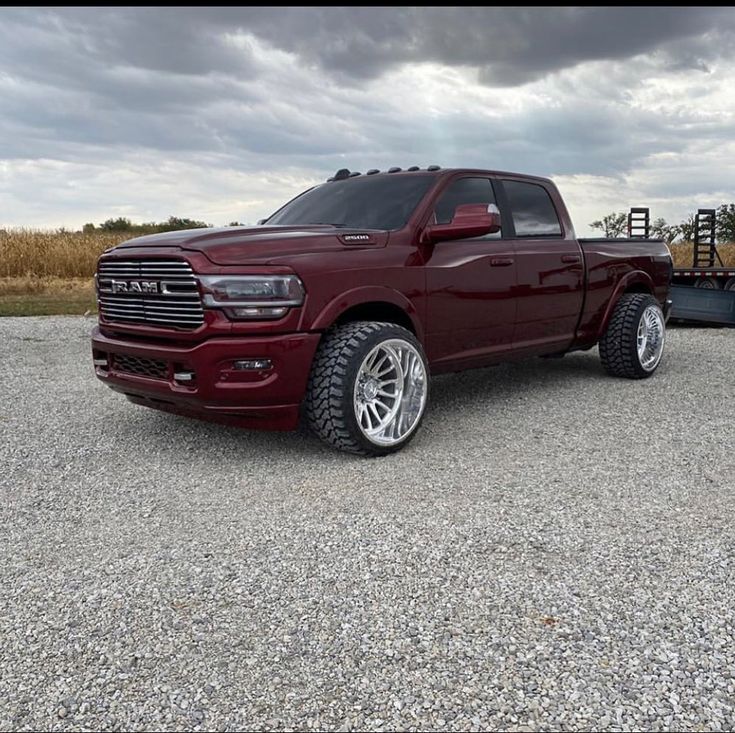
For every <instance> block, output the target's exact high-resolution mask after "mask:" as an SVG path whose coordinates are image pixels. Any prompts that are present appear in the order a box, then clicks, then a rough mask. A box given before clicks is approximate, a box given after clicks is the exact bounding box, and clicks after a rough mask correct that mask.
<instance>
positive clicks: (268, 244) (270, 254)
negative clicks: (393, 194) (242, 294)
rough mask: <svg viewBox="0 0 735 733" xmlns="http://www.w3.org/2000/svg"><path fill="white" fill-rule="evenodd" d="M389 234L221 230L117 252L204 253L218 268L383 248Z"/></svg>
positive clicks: (162, 237)
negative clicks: (168, 249) (176, 250)
mask: <svg viewBox="0 0 735 733" xmlns="http://www.w3.org/2000/svg"><path fill="white" fill-rule="evenodd" d="M387 242H388V232H386V231H381V230H377V229H351V228H342V227H335V226H331V225H326V224H310V225H304V226H256V227H221V228H218V229H185V230H183V231H178V232H164V233H162V234H149V235H147V236H145V237H137V238H136V239H130V240H128V241H127V242H122V243H121V244H119V245H117V247H115V251H120V250H126V249H132V248H136V249H141V248H148V247H150V248H154V247H155V248H156V249H157V250H160V249H161V248H165V247H176V248H179V249H183V250H190V251H195V252H202V253H203V254H204V255H205V256H206V257H207V258H208V259H210V260H211V261H212V262H213V263H214V264H216V265H241V264H269V263H271V262H276V261H277V260H279V259H281V258H283V257H293V256H295V255H305V254H314V253H318V252H339V251H341V250H348V249H368V248H369V249H372V248H375V247H384V246H385V245H386V243H387Z"/></svg>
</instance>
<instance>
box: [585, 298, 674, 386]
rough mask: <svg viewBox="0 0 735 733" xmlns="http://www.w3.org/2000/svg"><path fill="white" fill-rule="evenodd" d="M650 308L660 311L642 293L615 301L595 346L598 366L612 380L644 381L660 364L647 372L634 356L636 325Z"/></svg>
mask: <svg viewBox="0 0 735 733" xmlns="http://www.w3.org/2000/svg"><path fill="white" fill-rule="evenodd" d="M650 305H654V306H656V307H657V308H659V310H660V306H659V304H658V301H657V300H656V299H655V298H654V297H653V296H652V295H647V294H645V293H626V294H625V295H623V296H621V298H620V300H619V301H618V302H617V305H616V306H615V310H614V311H613V314H612V318H611V319H610V323H608V325H607V329H606V330H605V333H604V334H603V336H602V338H601V339H600V343H599V347H600V360H601V361H602V366H603V367H605V371H606V372H607V373H608V374H610V375H612V376H613V377H625V378H627V379H647V378H648V377H650V376H651V375H652V374H654V373H655V371H656V369H657V368H658V364H660V363H661V362H660V361H659V362H658V364H656V366H655V367H654V368H653V369H651V370H650V371H648V370H646V369H644V368H643V366H642V365H641V362H640V359H639V357H638V324H639V323H640V320H641V316H642V315H643V311H645V309H646V308H648V306H650ZM662 319H663V314H662Z"/></svg>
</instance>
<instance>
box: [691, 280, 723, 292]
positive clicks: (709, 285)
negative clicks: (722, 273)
mask: <svg viewBox="0 0 735 733" xmlns="http://www.w3.org/2000/svg"><path fill="white" fill-rule="evenodd" d="M694 287H695V288H704V289H705V290H719V289H720V282H719V280H717V278H714V277H698V278H697V279H696V280H695V281H694Z"/></svg>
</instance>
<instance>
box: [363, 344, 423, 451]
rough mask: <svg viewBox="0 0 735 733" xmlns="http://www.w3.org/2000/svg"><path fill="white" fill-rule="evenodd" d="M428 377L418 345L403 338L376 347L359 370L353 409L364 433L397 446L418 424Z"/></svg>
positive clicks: (377, 440)
mask: <svg viewBox="0 0 735 733" xmlns="http://www.w3.org/2000/svg"><path fill="white" fill-rule="evenodd" d="M427 392H428V376H427V373H426V366H425V365H424V361H423V359H422V358H421V355H420V354H419V353H418V351H417V350H416V348H415V347H414V346H413V345H412V344H410V343H409V342H408V341H404V340H403V339H390V340H388V341H383V342H382V343H380V344H378V345H377V346H375V347H374V348H373V349H372V350H371V351H370V352H368V355H367V356H366V357H365V358H364V359H363V362H362V364H361V365H360V369H359V370H358V372H357V379H356V380H355V390H354V398H353V401H354V408H355V417H356V419H357V424H358V426H359V428H360V430H361V431H362V434H363V435H364V436H365V437H366V438H367V439H368V440H370V441H371V442H373V443H375V444H377V445H385V446H390V445H395V444H396V443H399V442H400V441H402V440H403V439H404V438H406V436H408V435H409V434H410V433H411V432H412V431H413V429H414V428H415V427H416V426H417V425H418V424H419V420H420V419H421V415H422V414H423V412H424V408H425V407H426V395H427Z"/></svg>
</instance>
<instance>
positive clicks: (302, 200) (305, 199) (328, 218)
mask: <svg viewBox="0 0 735 733" xmlns="http://www.w3.org/2000/svg"><path fill="white" fill-rule="evenodd" d="M435 181H436V178H434V176H426V175H423V176H413V175H404V174H401V173H392V174H390V175H377V176H369V177H367V176H364V177H360V178H348V179H346V180H344V181H332V182H331V183H323V184H322V185H321V186H316V187H315V188H312V189H311V190H310V191H307V192H306V193H303V194H301V196H298V197H296V198H295V199H293V200H292V201H290V202H289V203H287V204H286V205H285V206H284V207H283V208H282V209H280V210H279V211H277V212H276V213H275V214H273V216H271V217H270V219H268V221H267V223H268V224H336V225H338V226H348V227H355V228H357V229H400V228H401V227H403V226H405V224H406V222H407V221H408V219H409V217H410V216H411V214H412V213H413V211H414V209H415V208H416V206H417V205H418V203H419V201H421V199H422V198H423V196H424V194H425V193H426V192H427V191H428V190H429V187H430V186H432V185H433V183H434V182H435Z"/></svg>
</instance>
